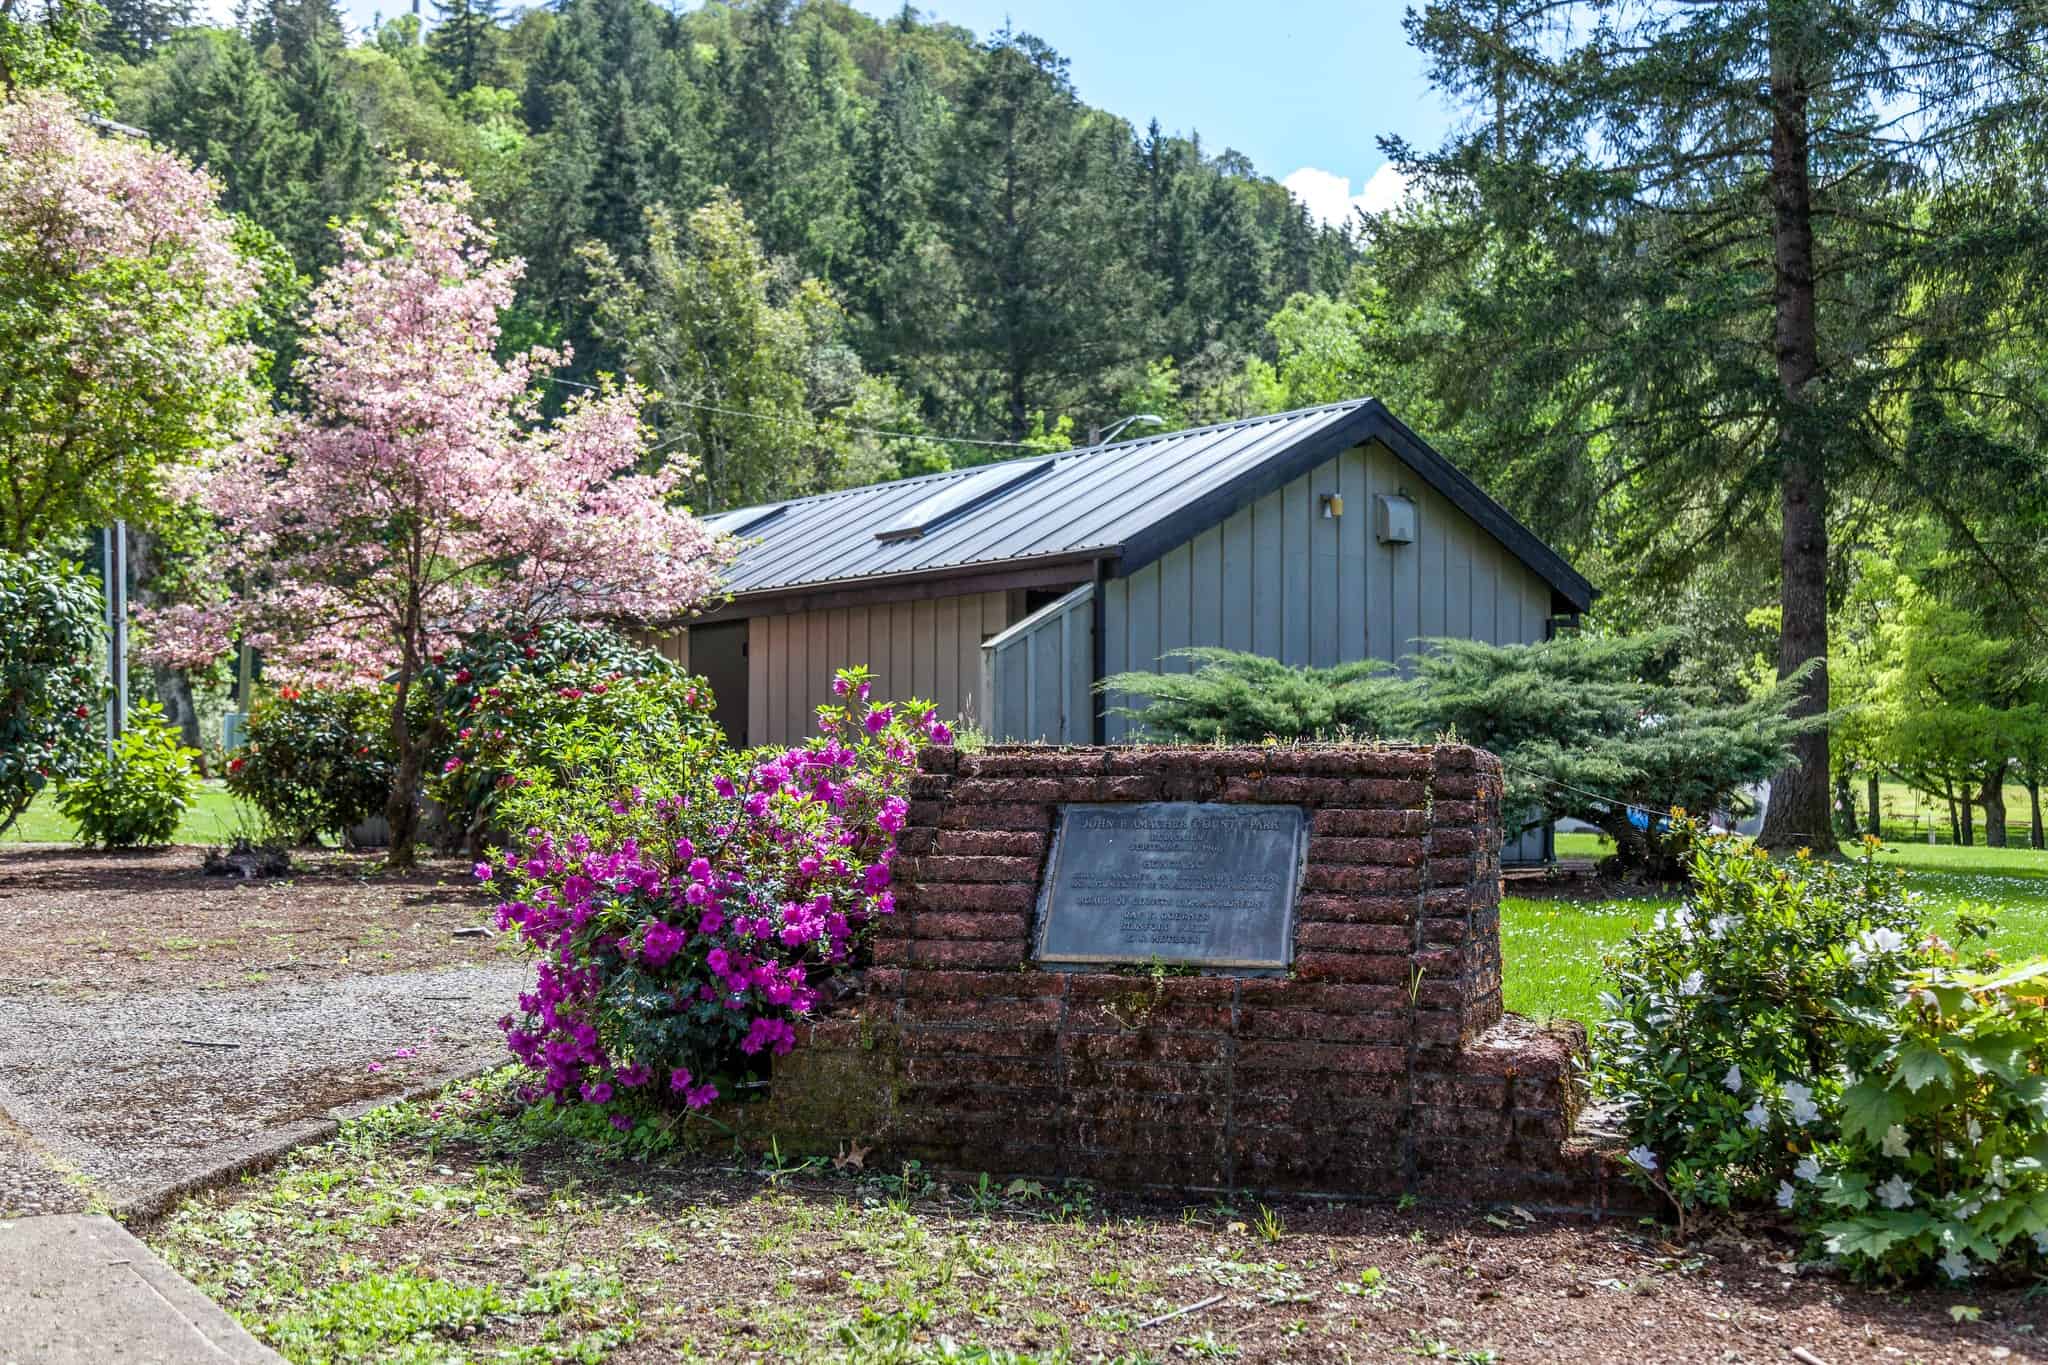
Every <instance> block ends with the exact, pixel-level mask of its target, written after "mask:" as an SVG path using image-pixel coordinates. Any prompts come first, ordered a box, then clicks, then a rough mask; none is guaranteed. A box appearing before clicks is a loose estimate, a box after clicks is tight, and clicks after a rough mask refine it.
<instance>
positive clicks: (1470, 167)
mask: <svg viewBox="0 0 2048 1365" xmlns="http://www.w3.org/2000/svg"><path fill="white" fill-rule="evenodd" d="M1408 22H1409V31H1410V34H1411V36H1412V38H1413V39H1414V41H1415V42H1416V43H1417V44H1418V45H1419V46H1420V48H1421V49H1422V51H1423V52H1424V54H1425V55H1426V56H1427V58H1428V59H1429V61H1430V63H1431V67H1432V73H1433V77H1434V79H1435V81H1436V83H1437V84H1438V86H1439V87H1440V88H1441V89H1443V90H1445V91H1446V92H1448V93H1450V94H1452V95H1454V96H1456V97H1459V98H1461V99H1462V100H1464V101H1465V103H1466V104H1467V106H1468V108H1469V111H1470V114H1471V118H1470V120H1469V122H1468V123H1467V124H1466V125H1465V126H1464V127H1463V129H1462V130H1461V131H1460V132H1459V133H1457V134H1456V135H1454V136H1453V137H1452V138H1451V139H1450V140H1449V141H1448V142H1447V143H1446V144H1445V145H1444V146H1443V147H1442V148H1441V149H1440V150H1438V151H1436V152H1434V153H1428V154H1424V153H1419V152H1416V151H1414V150H1412V149H1410V148H1407V147H1405V146H1401V145H1399V144H1393V145H1392V150H1393V151H1394V153H1395V154H1396V156H1397V158H1398V160H1399V162H1400V165H1401V167H1402V169H1403V170H1404V171H1405V172H1406V173H1407V174H1408V175H1410V176H1411V177H1414V178H1415V180H1416V181H1417V182H1418V183H1419V185H1420V186H1421V187H1422V188H1423V189H1424V190H1425V191H1426V194H1427V202H1428V205H1429V208H1428V210H1427V211H1426V212H1422V213H1417V214H1410V215H1399V216H1396V217H1394V218H1391V219H1385V220H1382V221H1381V222H1380V224H1379V225H1378V227H1377V229H1376V239H1375V243H1374V247H1375V255H1376V258H1377V259H1378V260H1379V261H1380V262H1381V264H1382V268H1384V269H1387V270H1389V271H1390V272H1391V283H1392V285H1393V289H1392V293H1393V294H1394V295H1395V296H1396V297H1398V298H1401V299H1405V300H1408V301H1410V302H1411V303H1412V304H1413V305H1414V306H1415V307H1416V308H1417V309H1420V310H1432V311H1434V313H1435V316H1436V319H1437V320H1436V321H1433V322H1429V323H1427V325H1426V326H1425V327H1424V328H1423V329H1422V330H1421V331H1420V332H1419V333H1418V335H1419V337H1420V341H1419V346H1420V350H1419V351H1418V352H1417V354H1418V356H1419V358H1421V359H1422V360H1424V362H1425V363H1426V364H1428V365H1429V366H1430V367H1431V368H1433V370H1434V372H1435V379H1436V384H1435V389H1436V392H1437V394H1438V396H1439V397H1440V398H1441V399H1443V400H1444V402H1445V405H1446V409H1447V410H1448V411H1451V412H1453V413H1455V414H1456V415H1457V416H1458V417H1460V418H1461V419H1462V420H1461V424H1460V428H1459V432H1458V436H1459V440H1460V443H1461V445H1462V447H1463V449H1464V450H1465V452H1466V453H1467V454H1468V455H1469V456H1470V458H1471V460H1472V462H1473V463H1474V464H1476V465H1477V467H1478V468H1477V471H1476V472H1478V473H1480V474H1481V475H1482V476H1485V477H1490V478H1491V480H1492V481H1493V482H1495V483H1496V484H1500V485H1505V486H1509V487H1522V488H1525V489H1531V490H1542V494H1541V495H1542V497H1543V498H1544V499H1545V500H1546V501H1548V502H1549V503H1550V504H1551V506H1550V508H1549V509H1547V511H1548V516H1547V517H1546V519H1547V520H1549V521H1551V522H1552V527H1551V529H1552V530H1553V531H1564V532H1566V533H1570V532H1572V531H1576V532H1577V533H1578V535H1579V536H1580V537H1585V536H1587V535H1588V534H1589V533H1590V532H1592V531H1594V530H1595V529H1597V530H1598V531H1599V532H1601V533H1602V534H1604V535H1606V536H1608V537H1609V538H1611V539H1612V540H1613V541H1614V542H1615V543H1617V544H1618V545H1620V546H1621V547H1622V548H1623V550H1624V552H1625V553H1626V554H1628V555H1629V557H1630V558H1631V559H1634V560H1635V561H1637V565H1638V572H1639V573H1643V574H1647V575H1650V576H1656V575H1657V574H1658V573H1659V570H1660V569H1661V570H1662V571H1663V573H1664V576H1665V577H1666V578H1667V579H1669V580H1677V579H1679V578H1680V577H1681V576H1682V574H1683V573H1684V571H1685V570H1686V568H1687V567H1688V566H1689V565H1693V564H1697V563H1700V562H1702V561H1703V560H1706V559H1709V558H1711V557H1712V556H1713V555H1715V554H1717V553H1721V552H1723V551H1724V548H1725V547H1727V546H1729V545H1731V544H1734V543H1738V542H1739V539H1740V536H1741V533H1742V532H1743V530H1744V529H1745V528H1746V527H1747V526H1749V525H1751V524H1753V523H1754V522H1756V521H1758V520H1760V519H1763V518H1769V519H1771V520H1772V521H1774V522H1775V523H1776V525H1777V528H1778V529H1777V535H1776V541H1777V558H1778V561H1779V583H1780V595H1781V601H1782V620H1781V625H1780V631H1779V647H1778V670H1779V675H1780V676H1781V677H1783V678H1793V677H1800V678H1803V679H1804V680H1805V681H1804V685H1803V689H1802V693H1801V702H1800V707H1801V714H1803V715H1808V716H1811V715H1818V714H1821V713H1823V712H1825V711H1826V710H1827V708H1828V704H1829V692H1828V680H1827V674H1826V670H1825V667H1824V663H1825V659H1826V657H1827V646H1828V610H1829V598H1830V587H1831V580H1830V568H1831V559H1830V539H1829V533H1830V514H1831V512H1832V511H1837V510H1839V509H1840V508H1841V507H1842V506H1843V505H1844V503H1845V502H1846V501H1848V500H1850V499H1852V498H1857V497H1865V498H1871V499H1877V500H1893V501H1895V502H1896V504H1897V505H1899V506H1902V507H1931V508H1933V509H1935V510H1936V511H1937V512H1938V513H1939V515H1940V516H1941V517H1942V518H1943V519H1944V520H1946V521H1947V522H1948V523H1949V524H1950V525H1952V526H1953V527H1954V528H1955V529H1956V533H1957V534H1958V536H1959V540H1961V541H1962V542H1963V543H1967V540H1968V538H1969V536H1968V532H1969V528H1970V527H1971V526H1972V525H1974V524H1979V523H1981V522H1982V520H1983V519H1984V518H1985V517H1986V516H1987V515H1995V514H1996V511H1997V509H1996V508H1995V507H1985V506H1983V505H1981V504H1979V505H1972V504H1971V501H1970V499H1969V497H1968V495H1967V492H1966V490H1965V489H1964V488H1963V487H1962V486H1961V485H1959V484H1956V483H1953V482H1950V481H1948V480H1947V479H1946V476H1945V475H1944V473H1943V472H1942V471H1938V470H1931V469H1927V468H1922V467H1919V466H1917V465H1916V464H1915V462H1914V461H1912V460H1911V459H1910V458H1909V457H1908V453H1907V451H1906V450H1905V449H1904V447H1903V443H1902V437H1901V427H1900V424H1899V423H1897V421H1896V420H1895V416H1896V414H1897V413H1898V412H1900V411H1902V410H1903V408H1904V406H1905V405H1906V404H1908V403H1911V402H1914V401H1923V402H1936V403H1967V404H1969V405H1971V406H1976V407H1983V406H1987V405H1988V406H1990V407H1992V408H2004V409H2010V408H2012V407H2014V406H2016V405H2018V404H2020V403H2022V402H2025V401H2027V400H2026V399H2025V398H2023V396H2022V395H2021V394H2020V393H2018V392H2017V391H2016V386H2014V385H2013V384H2011V383H2010V382H2009V380H2010V377H2009V376H2004V375H2001V374H1999V373H1997V372H1996V370H1995V367H1990V366H1986V365H1983V364H1981V363H1979V362H1981V361H1982V360H1983V359H1984V358H1985V357H1986V355H1987V353H1988V352H1989V350H1990V348H1991V347H1992V346H1994V345H1995V344H1996V342H1997V339H1998V338H1999V337H2002V336H2009V335H2012V334H2013V333H2014V332H2015V331H2017V332H2022V333H2024V332H2028V331H2032V332H2034V333H2035V334H2037V335H2038V334H2039V329H2040V328H2041V327H2042V325H2043V323H2044V321H2048V319H2044V317H2043V316H2042V314H2043V310H2044V309H2048V295H2044V294H2043V292H2042V291H2041V290H2040V289H2039V288H2038V287H2037V286H2036V285H2035V284H2034V283H2033V282H2034V281H2035V280H2036V279H2038V277H2039V274H2040V272H2041V270H2042V252H2041V249H2040V243H2041V242H2042V241H2043V240H2044V235H2048V214H2044V211H2043V209H2042V200H2041V198H2040V196H2039V194H2038V192H2037V190H2038V187H2037V186H2036V185H2035V183H2034V181H2033V179H2032V171H2031V169H2030V168H2031V167H2032V166H2036V165H2038V164H2039V159H2038V158H2039V154H2040V152H2041V151H2042V150H2043V148H2042V142H2043V129H2044V125H2043V123H2042V121H2041V119H2040V117H2039V111H2040V105H2039V91H2040V89H2041V88H2042V83H2043V77H2044V76H2048V66H2044V53H2048V47H2044V45H2043V42H2042V39H2043V36H2044V35H2043V33H2042V24H2043V23H2044V16H2043V14H2042V12H2041V11H2040V10H2039V8H2038V7H2035V6H1997V5H1983V4H1978V3H1973V0H1714V2H1713V3H1699V4H1690V5H1683V6H1656V5H1652V6H1642V7H1620V6H1614V5H1602V4H1578V3H1565V2H1563V0H1435V3H1431V4H1429V5H1427V6H1426V7H1424V8H1423V9H1422V10H1421V11H1420V12H1419V13H1413V14H1411V16H1410V19H1409V21H1408ZM1445 317H1449V318H1451V319H1454V323H1453V324H1452V327H1451V330H1450V331H1449V332H1448V334H1447V333H1446V331H1445V329H1444V322H1443V319H1444V318H1445ZM2004 458H2006V459H2007V465H2008V467H2009V472H2010V473H2011V474H2012V476H2013V477H2015V478H2021V479H2025V480H2029V481H2039V480H2040V479H2041V477H2042V473H2041V469H2040V461H2039V458H2038V455H2037V454H2034V455H2029V454H2026V453H2025V452H2019V451H2013V452H2009V455H2008V456H2007V457H2004ZM1560 509H1570V510H1571V511H1573V512H1575V514H1576V515H1575V516H1569V517H1567V516H1560V515H1559V510H1560ZM1815 661H1821V662H1820V663H1816V662H1815ZM1828 771H1829V764H1828V735H1827V731H1826V729H1825V728H1818V729H1815V730H1813V731H1811V732H1809V733H1807V734H1805V735H1804V736H1802V737H1801V739H1800V740H1799V743H1798V746H1797V760H1796V762H1795V763H1794V764H1793V766H1791V767H1790V768H1788V769H1787V770H1786V771H1785V772H1784V773H1782V774H1781V775H1780V776H1779V778H1778V779H1777V781H1776V782H1775V783H1774V784H1773V789H1772V800H1771V805H1770V811H1769V816H1768V819H1767V823H1766V825H1765V830H1764V836H1763V837H1764V840H1765V842H1766V843H1768V844H1770V845H1771V846H1773V847H1779V848H1787V847H1792V846H1797V845H1805V844H1813V845H1816V846H1821V847H1830V848H1831V847H1832V844H1831V842H1830V841H1831V838H1832V835H1831V832H1830V806H1829V783H1828Z"/></svg>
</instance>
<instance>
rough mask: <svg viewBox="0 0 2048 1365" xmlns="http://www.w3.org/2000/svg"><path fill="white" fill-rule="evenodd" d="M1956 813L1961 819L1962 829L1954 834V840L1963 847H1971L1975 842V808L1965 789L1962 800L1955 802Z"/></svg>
mask: <svg viewBox="0 0 2048 1365" xmlns="http://www.w3.org/2000/svg"><path fill="white" fill-rule="evenodd" d="M1956 814H1957V815H1958V816H1960V817H1961V819H1962V826H1963V827H1962V830H1961V831H1960V832H1959V833H1958V834H1957V835H1956V842H1957V843H1958V844H1961V845H1962V846H1963V847H1964V848H1973V847H1975V846H1976V843H1977V808H1976V807H1975V806H1973V805H1971V804H1970V793H1969V791H1968V790H1967V789H1966V790H1965V791H1964V792H1963V797H1962V800H1960V801H1957V802H1956Z"/></svg>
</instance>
